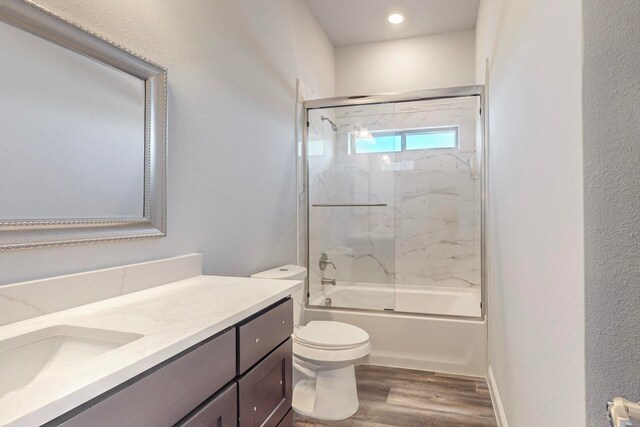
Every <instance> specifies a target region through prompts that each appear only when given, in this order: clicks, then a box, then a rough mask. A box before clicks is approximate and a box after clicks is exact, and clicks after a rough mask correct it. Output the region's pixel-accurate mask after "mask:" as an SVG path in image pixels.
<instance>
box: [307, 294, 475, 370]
mask: <svg viewBox="0 0 640 427" xmlns="http://www.w3.org/2000/svg"><path fill="white" fill-rule="evenodd" d="M314 288H315V289H318V287H315V286H313V285H312V288H311V289H312V290H313V289H314ZM322 288H323V289H322V291H321V292H317V293H315V294H312V295H311V297H310V298H309V303H308V304H305V307H304V309H303V313H302V315H303V319H304V322H305V323H306V322H309V321H311V320H334V321H338V322H345V323H350V324H352V325H356V326H358V327H360V328H362V329H364V330H365V331H367V332H368V333H369V336H370V338H371V346H372V350H371V353H370V354H369V356H368V357H367V358H366V359H363V360H362V361H361V362H360V363H363V364H372V365H383V366H393V367H398V368H409V369H419V370H425V371H435V372H443V373H449V374H457V375H469V376H476V377H486V366H487V324H486V320H485V319H484V318H481V317H477V318H475V319H474V318H471V317H476V316H480V314H481V311H480V290H477V291H476V290H472V289H446V288H444V289H443V288H433V287H419V288H417V287H411V286H403V285H400V286H398V285H380V284H352V283H340V282H338V284H337V285H336V286H323V287H322ZM356 308H357V309H366V311H363V310H354V309H356ZM391 310H393V311H391ZM411 311H415V312H420V313H424V312H427V311H428V312H429V314H431V315H425V314H411ZM452 314H456V315H458V316H469V317H460V318H455V317H449V316H451V315H452ZM443 315H447V317H443Z"/></svg>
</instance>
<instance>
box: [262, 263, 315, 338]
mask: <svg viewBox="0 0 640 427" xmlns="http://www.w3.org/2000/svg"><path fill="white" fill-rule="evenodd" d="M251 277H253V278H254V279H276V280H304V279H305V277H307V269H306V268H304V267H302V266H300V265H295V264H288V265H283V266H281V267H276V268H272V269H270V270H265V271H261V272H259V273H255V274H252V275H251ZM291 298H292V299H293V325H294V326H298V325H300V321H301V319H302V310H303V308H302V307H303V302H304V289H299V290H297V291H295V292H294V293H293V294H292V295H291Z"/></svg>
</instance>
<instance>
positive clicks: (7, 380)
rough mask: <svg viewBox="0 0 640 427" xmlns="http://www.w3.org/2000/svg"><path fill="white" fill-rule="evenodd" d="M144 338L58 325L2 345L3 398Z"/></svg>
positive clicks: (1, 387)
mask: <svg viewBox="0 0 640 427" xmlns="http://www.w3.org/2000/svg"><path fill="white" fill-rule="evenodd" d="M141 337H142V335H140V334H134V333H130V332H120V331H110V330H106V329H93V328H83V327H78V326H68V325H57V326H52V327H49V328H44V329H38V330H36V331H33V332H29V333H26V334H23V335H17V336H14V337H11V338H8V339H6V340H3V341H0V378H2V381H0V398H1V397H2V396H4V395H6V394H8V393H11V392H13V391H16V390H20V389H22V388H24V387H26V386H28V385H29V384H30V383H32V382H33V381H35V380H38V379H41V378H44V377H47V376H50V375H52V374H55V373H58V372H60V371H62V370H63V369H66V368H68V367H70V366H72V365H76V364H78V363H81V362H84V361H86V360H89V359H91V358H93V357H96V356H99V355H101V354H104V353H106V352H108V351H110V350H113V349H115V348H118V347H121V346H123V345H125V344H128V343H130V342H132V341H135V340H137V339H138V338H141Z"/></svg>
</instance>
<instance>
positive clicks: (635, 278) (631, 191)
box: [583, 0, 640, 427]
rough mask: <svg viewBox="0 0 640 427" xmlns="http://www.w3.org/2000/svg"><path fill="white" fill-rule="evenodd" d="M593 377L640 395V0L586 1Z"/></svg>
mask: <svg viewBox="0 0 640 427" xmlns="http://www.w3.org/2000/svg"><path fill="white" fill-rule="evenodd" d="M583 16H584V68H583V88H584V90H583V103H584V177H585V183H584V186H585V286H586V301H585V306H586V313H585V315H586V384H587V416H588V418H587V420H588V425H589V426H594V427H596V426H598V427H599V426H603V425H605V423H606V419H605V411H604V410H603V409H604V403H605V401H606V400H607V399H611V398H612V397H614V396H617V395H622V396H624V397H626V398H628V399H631V400H640V369H639V366H640V351H638V346H639V345H640V327H639V326H638V325H639V324H640V291H639V286H640V74H639V70H640V50H638V46H640V29H639V27H638V23H639V22H640V2H638V1H637V0H619V1H615V2H606V1H605V2H603V1H599V0H584V2H583Z"/></svg>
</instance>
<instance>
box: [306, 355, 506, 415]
mask: <svg viewBox="0 0 640 427" xmlns="http://www.w3.org/2000/svg"><path fill="white" fill-rule="evenodd" d="M356 379H357V382H358V397H359V398H360V409H358V412H356V414H355V415H354V416H352V417H351V418H349V419H347V420H344V421H321V420H314V419H311V418H307V417H303V416H300V415H297V414H296V416H295V421H294V426H297V427H316V426H336V427H356V426H357V427H360V426H362V427H364V426H366V427H417V426H421V427H422V426H424V427H486V426H496V425H497V424H496V420H495V417H494V413H493V407H492V405H491V398H490V397H489V390H488V388H487V383H486V382H485V381H484V380H483V379H480V378H466V377H454V376H447V375H444V374H438V373H433V372H424V371H414V370H409V369H397V368H386V367H382V366H370V365H368V366H358V367H356Z"/></svg>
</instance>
